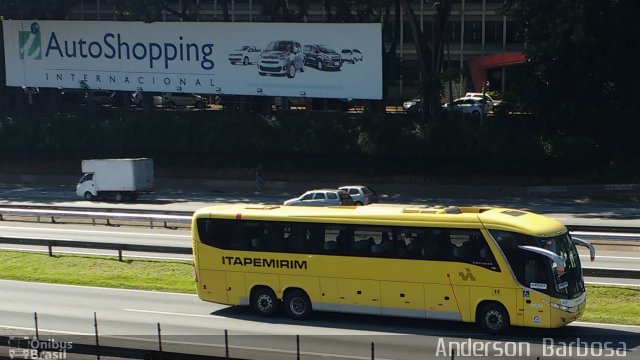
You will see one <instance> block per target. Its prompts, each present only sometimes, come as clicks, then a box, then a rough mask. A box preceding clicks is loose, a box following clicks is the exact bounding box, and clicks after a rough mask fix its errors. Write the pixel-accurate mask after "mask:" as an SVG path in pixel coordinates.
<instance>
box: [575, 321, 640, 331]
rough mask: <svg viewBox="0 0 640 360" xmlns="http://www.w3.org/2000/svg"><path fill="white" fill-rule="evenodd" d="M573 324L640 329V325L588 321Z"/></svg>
mask: <svg viewBox="0 0 640 360" xmlns="http://www.w3.org/2000/svg"><path fill="white" fill-rule="evenodd" d="M573 324H576V325H589V326H602V325H607V326H617V327H630V328H634V329H640V325H625V324H606V323H594V322H586V321H574V322H573Z"/></svg>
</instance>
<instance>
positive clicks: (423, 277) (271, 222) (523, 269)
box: [192, 204, 595, 333]
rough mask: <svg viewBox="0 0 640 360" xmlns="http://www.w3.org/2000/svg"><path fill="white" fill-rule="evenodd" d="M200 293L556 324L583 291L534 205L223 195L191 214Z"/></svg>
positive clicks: (230, 300) (556, 229) (253, 302)
mask: <svg viewBox="0 0 640 360" xmlns="http://www.w3.org/2000/svg"><path fill="white" fill-rule="evenodd" d="M192 235H193V255H194V264H195V277H196V285H197V290H198V296H199V297H200V298H201V299H202V300H205V301H212V302H216V303H220V304H227V305H249V306H251V307H252V308H253V309H254V310H255V311H256V312H257V313H259V314H262V315H265V316H272V315H275V314H276V313H277V312H278V310H279V309H280V308H284V311H285V312H286V313H287V314H288V315H289V316H291V317H292V318H295V319H304V318H307V317H308V316H309V315H310V314H311V312H312V311H331V312H345V313H362V314H377V315H389V316H404V317H412V318H423V319H445V320H454V321H464V322H476V323H477V324H478V325H479V326H480V327H482V328H483V329H485V330H486V331H488V332H491V333H498V332H502V331H504V330H505V329H506V328H508V327H509V326H530V327H541V328H555V327H561V326H563V325H566V324H568V323H570V322H572V321H574V320H576V319H577V318H578V317H580V315H581V314H582V313H583V311H584V308H585V301H586V294H585V286H584V279H583V276H582V269H581V265H580V258H579V256H578V252H577V250H576V247H575V245H582V246H586V247H588V248H589V249H590V251H591V257H592V260H593V257H594V256H595V251H594V248H593V247H592V246H591V245H590V244H589V243H588V242H586V241H584V240H581V239H577V238H575V237H572V236H571V235H570V234H569V232H568V231H567V228H566V227H565V226H564V225H562V224H561V223H559V222H557V221H555V220H553V219H550V218H547V217H544V216H541V215H536V214H533V213H530V212H526V211H521V210H513V209H504V208H483V207H446V208H429V207H416V206H399V205H370V206H361V207H352V206H342V207H337V206H336V207H298V206H275V205H246V204H237V205H219V206H211V207H207V208H204V209H200V210H198V211H197V212H196V213H195V214H194V216H193V223H192Z"/></svg>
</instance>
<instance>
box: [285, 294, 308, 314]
mask: <svg viewBox="0 0 640 360" xmlns="http://www.w3.org/2000/svg"><path fill="white" fill-rule="evenodd" d="M289 310H291V313H292V314H294V315H296V316H302V315H304V313H305V312H307V302H306V301H305V300H304V299H303V298H301V297H299V296H296V297H294V298H293V299H291V301H290V302H289Z"/></svg>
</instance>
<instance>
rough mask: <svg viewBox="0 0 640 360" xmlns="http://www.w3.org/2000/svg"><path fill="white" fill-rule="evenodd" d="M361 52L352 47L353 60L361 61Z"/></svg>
mask: <svg viewBox="0 0 640 360" xmlns="http://www.w3.org/2000/svg"><path fill="white" fill-rule="evenodd" d="M362 57H363V56H362V52H361V51H360V50H358V49H353V61H362Z"/></svg>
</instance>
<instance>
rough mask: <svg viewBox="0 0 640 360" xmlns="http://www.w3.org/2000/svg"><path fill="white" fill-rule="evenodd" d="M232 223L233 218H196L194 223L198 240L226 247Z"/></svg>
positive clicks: (222, 247)
mask: <svg viewBox="0 0 640 360" xmlns="http://www.w3.org/2000/svg"><path fill="white" fill-rule="evenodd" d="M233 223H234V222H233V220H217V219H205V218H200V219H198V220H197V223H196V224H197V228H198V236H199V237H200V241H202V243H204V244H207V245H211V246H216V247H219V248H221V249H226V248H228V247H229V241H230V239H231V232H232V225H233Z"/></svg>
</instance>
